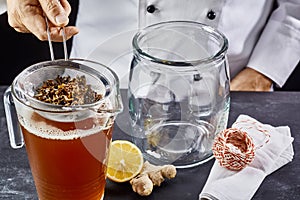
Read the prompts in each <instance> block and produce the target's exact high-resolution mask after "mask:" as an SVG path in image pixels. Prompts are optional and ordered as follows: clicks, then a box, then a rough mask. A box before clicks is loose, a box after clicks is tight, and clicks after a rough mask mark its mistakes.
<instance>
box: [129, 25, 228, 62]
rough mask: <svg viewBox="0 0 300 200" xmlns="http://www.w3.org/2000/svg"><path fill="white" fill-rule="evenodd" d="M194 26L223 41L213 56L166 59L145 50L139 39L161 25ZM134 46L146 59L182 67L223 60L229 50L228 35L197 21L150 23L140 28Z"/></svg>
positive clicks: (134, 39) (134, 38)
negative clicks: (183, 59) (179, 59)
mask: <svg viewBox="0 0 300 200" xmlns="http://www.w3.org/2000/svg"><path fill="white" fill-rule="evenodd" d="M174 25H176V26H178V25H183V26H194V27H198V28H200V29H201V30H203V31H205V32H207V33H209V34H210V35H213V36H214V37H215V38H216V39H217V40H218V41H221V45H220V46H221V47H220V49H219V50H218V51H216V53H215V54H214V55H212V56H209V57H206V58H202V59H195V60H185V61H175V60H165V59H162V58H159V57H156V56H153V55H150V54H149V53H147V52H146V51H144V50H143V48H142V47H141V46H140V45H139V40H140V39H141V38H143V37H144V36H146V35H147V33H149V32H150V31H153V30H157V29H160V28H161V27H171V26H174ZM132 46H133V49H134V51H136V52H138V55H139V56H140V57H141V58H143V59H146V60H149V61H151V62H155V63H159V64H163V65H169V66H180V67H191V66H197V65H200V64H206V63H211V62H216V61H218V60H221V59H222V58H223V57H224V56H225V55H226V52H227V50H228V39H227V37H226V36H225V35H224V34H223V33H222V32H220V31H219V30H217V29H215V28H213V27H212V26H209V25H207V24H203V23H200V22H195V21H165V22H160V23H156V24H152V25H149V26H147V27H145V28H143V29H141V30H139V31H138V32H137V33H136V34H135V35H134V37H133V40H132Z"/></svg>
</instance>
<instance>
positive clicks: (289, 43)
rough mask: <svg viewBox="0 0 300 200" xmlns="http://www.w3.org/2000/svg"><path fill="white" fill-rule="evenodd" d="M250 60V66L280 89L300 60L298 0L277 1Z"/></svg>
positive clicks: (299, 8)
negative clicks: (276, 5)
mask: <svg viewBox="0 0 300 200" xmlns="http://www.w3.org/2000/svg"><path fill="white" fill-rule="evenodd" d="M277 2H278V7H277V8H276V9H275V10H274V11H273V13H272V14H271V15H270V18H269V21H268V23H267V24H266V26H265V28H264V30H263V32H262V34H261V37H260V38H259V40H258V43H257V44H256V46H255V48H254V50H253V53H252V55H251V57H250V60H249V63H248V67H251V68H253V69H255V70H257V71H259V72H261V73H263V74H264V75H266V76H267V77H269V78H270V79H272V80H273V81H274V82H275V83H276V84H277V85H278V86H280V87H282V86H283V85H284V83H285V82H286V80H287V79H288V77H289V75H290V74H291V73H292V72H293V70H294V69H295V67H296V65H297V64H298V62H299V60H300V12H299V11H300V0H278V1H277Z"/></svg>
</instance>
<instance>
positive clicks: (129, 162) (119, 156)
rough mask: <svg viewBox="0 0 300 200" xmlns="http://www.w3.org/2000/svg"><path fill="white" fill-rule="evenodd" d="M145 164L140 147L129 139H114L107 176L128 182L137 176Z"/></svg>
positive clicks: (117, 180)
mask: <svg viewBox="0 0 300 200" xmlns="http://www.w3.org/2000/svg"><path fill="white" fill-rule="evenodd" d="M143 164H144V159H143V154H142V152H141V151H140V149H139V148H138V147H137V146H136V145H135V144H133V143H131V142H129V141H127V140H114V141H112V143H111V146H110V150H109V159H108V166H107V178H109V179H110V180H112V181H115V182H126V181H129V180H131V179H132V178H133V177H135V176H137V175H138V174H139V172H140V171H141V170H142V168H143Z"/></svg>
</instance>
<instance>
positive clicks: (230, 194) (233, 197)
mask: <svg viewBox="0 0 300 200" xmlns="http://www.w3.org/2000/svg"><path fill="white" fill-rule="evenodd" d="M232 127H235V128H241V129H242V130H244V131H247V133H248V134H249V135H250V137H252V139H253V141H254V144H255V145H256V146H260V145H263V146H262V147H261V148H259V149H257V150H256V151H255V158H254V160H253V161H252V163H250V164H249V165H248V166H246V167H245V168H244V169H242V170H240V171H231V170H229V169H227V168H224V167H221V166H220V165H219V163H218V161H215V163H214V165H213V167H212V169H211V171H210V174H209V177H208V179H207V181H206V184H205V185H204V188H203V189H202V192H201V193H200V195H199V199H201V198H204V199H211V200H216V199H219V200H248V199H251V198H252V197H253V195H254V194H255V192H256V191H257V189H258V188H259V186H260V184H261V183H262V182H263V180H264V178H265V177H266V176H267V175H269V174H271V173H272V172H274V171H276V170H277V169H279V168H281V167H282V166H284V165H286V164H287V163H289V162H291V161H292V159H293V156H294V151H293V146H292V142H293V140H294V138H293V137H291V132H290V128H289V127H288V126H280V127H273V126H271V125H268V124H262V123H260V122H258V121H257V120H255V119H253V118H251V117H250V116H247V115H240V116H239V117H238V119H237V120H236V123H234V124H233V126H232ZM249 127H252V128H249ZM253 127H254V128H253ZM258 129H259V130H261V129H263V130H267V131H268V132H269V134H270V138H269V141H268V142H267V143H264V138H265V135H264V134H263V133H262V132H260V131H259V130H258Z"/></svg>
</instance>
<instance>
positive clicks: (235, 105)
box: [0, 86, 300, 200]
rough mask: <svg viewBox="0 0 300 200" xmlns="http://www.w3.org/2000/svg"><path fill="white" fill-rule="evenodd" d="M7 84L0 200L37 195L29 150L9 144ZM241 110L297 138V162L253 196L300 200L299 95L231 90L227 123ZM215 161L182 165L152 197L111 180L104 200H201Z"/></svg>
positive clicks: (1, 117) (0, 124) (120, 123)
mask: <svg viewBox="0 0 300 200" xmlns="http://www.w3.org/2000/svg"><path fill="white" fill-rule="evenodd" d="M6 88H7V86H0V199H1V200H2V199H3V200H10V199H11V200H20V199H26V200H27V199H28V200H31V199H37V195H36V191H35V188H34V182H33V179H32V176H31V173H30V168H29V164H28V161H27V156H26V150H25V148H21V149H12V148H11V147H10V144H9V139H8V132H7V126H6V118H5V114H4V108H3V92H4V90H5V89H6ZM123 92H124V91H123ZM123 94H124V93H123ZM124 99H125V98H123V100H124ZM239 114H246V115H249V116H251V117H253V118H255V119H257V120H259V121H261V122H262V123H268V124H271V125H273V126H280V125H288V126H289V127H290V128H291V132H292V136H293V137H294V139H295V140H294V142H293V146H294V151H295V155H294V159H293V161H292V162H291V163H289V164H287V165H285V166H284V167H282V168H281V169H279V170H277V171H275V172H274V173H272V174H270V175H269V176H267V177H266V178H265V179H264V181H263V183H262V184H261V186H260V188H259V189H258V191H257V192H256V194H255V195H254V197H253V199H255V200H258V199H261V200H262V199H263V200H281V199H288V200H293V199H294V200H298V199H300V176H299V173H300V153H299V152H300V136H299V134H300V93H298V92H270V93H257V92H232V93H231V106H230V115H229V123H228V126H231V124H232V123H233V122H234V121H235V119H236V118H237V117H238V115H239ZM124 119H126V110H125V112H123V113H122V114H120V115H119V116H118V119H117V120H116V126H115V129H114V139H117V138H122V139H128V137H129V136H128V135H126V134H124V132H123V131H122V130H124V128H125V129H126V126H127V125H128V123H129V122H128V121H127V120H124ZM120 127H121V128H120ZM213 162H214V160H210V161H209V162H207V163H205V164H203V165H200V166H198V167H194V168H189V169H178V174H177V176H176V178H174V179H171V180H167V181H165V182H164V183H163V184H162V185H161V186H160V187H156V188H154V191H153V193H152V194H151V195H150V196H148V197H141V196H139V195H137V194H136V193H134V192H133V191H132V189H131V185H130V184H129V183H113V182H111V181H109V180H108V181H107V185H106V191H105V197H104V199H105V200H119V199H122V200H127V199H128V200H139V199H140V200H142V199H145V200H146V199H147V200H164V199H172V200H176V199H178V200H182V199H185V200H197V199H198V195H199V193H200V192H201V190H202V187H203V186H204V184H205V181H206V179H207V177H208V174H209V172H210V168H211V166H212V165H213ZM245 181H246V180H245Z"/></svg>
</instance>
